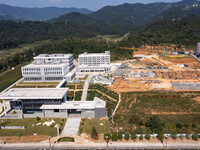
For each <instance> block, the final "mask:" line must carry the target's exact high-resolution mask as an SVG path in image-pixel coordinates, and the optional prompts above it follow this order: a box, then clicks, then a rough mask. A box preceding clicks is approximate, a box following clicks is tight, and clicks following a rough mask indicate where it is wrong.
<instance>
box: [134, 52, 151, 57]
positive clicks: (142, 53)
mask: <svg viewBox="0 0 200 150" xmlns="http://www.w3.org/2000/svg"><path fill="white" fill-rule="evenodd" d="M138 54H140V55H146V56H148V55H152V54H155V53H154V52H143V51H134V52H133V56H134V55H138Z"/></svg>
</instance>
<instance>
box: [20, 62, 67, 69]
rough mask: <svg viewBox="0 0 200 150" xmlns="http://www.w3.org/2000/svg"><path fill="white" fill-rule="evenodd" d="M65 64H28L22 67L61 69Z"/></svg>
mask: <svg viewBox="0 0 200 150" xmlns="http://www.w3.org/2000/svg"><path fill="white" fill-rule="evenodd" d="M65 65H66V63H59V64H58V63H51V64H50V63H48V64H34V62H32V63H30V64H28V65H25V66H23V67H50V68H51V67H52V66H53V67H62V66H65Z"/></svg>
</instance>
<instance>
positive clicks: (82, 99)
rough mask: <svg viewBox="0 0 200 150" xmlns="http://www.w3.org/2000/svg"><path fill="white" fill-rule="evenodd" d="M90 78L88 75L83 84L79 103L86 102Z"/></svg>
mask: <svg viewBox="0 0 200 150" xmlns="http://www.w3.org/2000/svg"><path fill="white" fill-rule="evenodd" d="M92 76H93V75H92V74H90V75H89V76H88V78H87V79H86V80H85V84H84V87H83V93H82V96H81V101H86V99H87V91H88V87H89V82H90V80H91V79H92Z"/></svg>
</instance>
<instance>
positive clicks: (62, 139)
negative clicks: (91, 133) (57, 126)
mask: <svg viewBox="0 0 200 150" xmlns="http://www.w3.org/2000/svg"><path fill="white" fill-rule="evenodd" d="M58 142H74V139H73V138H70V137H64V138H61V139H59V140H58Z"/></svg>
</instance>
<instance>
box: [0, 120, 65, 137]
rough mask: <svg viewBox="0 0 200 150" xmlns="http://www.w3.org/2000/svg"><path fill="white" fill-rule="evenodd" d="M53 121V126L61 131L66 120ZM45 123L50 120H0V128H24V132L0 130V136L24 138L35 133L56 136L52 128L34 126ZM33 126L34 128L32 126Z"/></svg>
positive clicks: (55, 131)
mask: <svg viewBox="0 0 200 150" xmlns="http://www.w3.org/2000/svg"><path fill="white" fill-rule="evenodd" d="M53 120H55V122H56V123H55V124H59V125H60V129H61V131H62V130H63V127H64V124H65V121H66V119H53ZM45 121H50V119H46V118H45V119H41V120H40V121H37V120H36V118H31V119H30V118H26V119H6V120H5V119H3V120H0V122H1V123H0V126H25V127H26V129H25V130H14V129H13V130H6V129H3V130H2V129H1V130H0V136H25V135H33V134H34V133H37V134H38V135H48V136H52V137H53V136H56V135H57V129H56V128H54V127H53V126H50V127H47V126H46V125H44V126H43V125H42V124H41V125H38V126H37V125H36V124H37V123H40V122H41V123H44V122H45ZM33 124H34V126H33ZM55 124H54V125H55Z"/></svg>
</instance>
